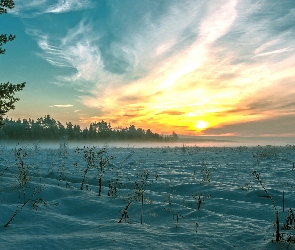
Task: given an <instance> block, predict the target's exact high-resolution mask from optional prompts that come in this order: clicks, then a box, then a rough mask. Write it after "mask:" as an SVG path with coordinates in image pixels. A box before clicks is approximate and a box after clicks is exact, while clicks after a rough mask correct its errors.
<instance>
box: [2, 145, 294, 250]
mask: <svg viewBox="0 0 295 250" xmlns="http://www.w3.org/2000/svg"><path fill="white" fill-rule="evenodd" d="M294 162H295V147H294V146H290V145H287V146H275V147H274V146H257V147H244V146H243V147H197V146H194V147H187V146H185V145H184V146H182V147H153V148H147V147H146V148H135V147H111V146H109V147H106V148H105V149H103V147H92V146H88V147H85V148H84V147H80V148H79V150H77V148H76V147H74V146H69V145H68V144H61V145H60V146H59V147H55V148H53V147H47V148H45V147H42V146H40V145H38V144H36V143H35V144H33V145H32V144H28V145H24V146H21V145H16V146H15V147H7V146H5V145H2V147H1V148H0V225H1V227H0V235H1V237H0V238H1V248H2V249H139V248H140V249H295V247H294V246H295V244H294V243H292V242H286V240H287V239H288V235H293V234H294V230H293V228H294V227H292V225H290V227H289V230H283V229H282V227H283V225H284V223H285V216H287V215H288V213H290V208H292V209H293V208H295V201H294V188H295V187H294V185H295V183H294V178H295V172H294V170H295V169H294ZM253 171H256V172H255V173H259V180H261V183H259V181H258V179H257V178H255V175H254V174H252V173H253ZM256 177H257V176H256ZM100 180H101V181H100ZM99 184H101V194H100V196H99ZM283 191H284V205H283ZM128 205H129V206H128ZM283 206H284V212H283ZM124 209H125V210H124ZM276 210H277V211H278V212H279V219H280V233H283V232H284V233H285V234H284V235H283V236H284V239H285V242H283V240H281V241H280V242H273V241H275V232H276V226H275V222H276V217H275V211H276ZM14 215H15V216H14ZM12 217H13V218H12ZM11 218H12V220H11V221H10V219H11ZM118 222H120V223H118ZM7 224H8V225H7ZM4 225H7V226H6V227H4Z"/></svg>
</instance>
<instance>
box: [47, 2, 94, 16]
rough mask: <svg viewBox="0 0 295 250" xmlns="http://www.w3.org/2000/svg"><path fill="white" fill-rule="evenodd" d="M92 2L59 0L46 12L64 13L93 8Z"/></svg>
mask: <svg viewBox="0 0 295 250" xmlns="http://www.w3.org/2000/svg"><path fill="white" fill-rule="evenodd" d="M91 6H92V3H91V1H89V0H59V1H58V3H56V4H54V5H51V6H50V7H49V8H47V9H46V10H45V11H44V12H45V13H64V12H69V11H76V10H81V9H87V8H91Z"/></svg>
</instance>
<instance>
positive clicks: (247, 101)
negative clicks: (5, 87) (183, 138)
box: [0, 0, 295, 136]
mask: <svg viewBox="0 0 295 250" xmlns="http://www.w3.org/2000/svg"><path fill="white" fill-rule="evenodd" d="M0 18H1V33H12V34H15V35H16V39H15V40H14V41H13V42H10V43H9V44H7V45H5V46H4V48H5V49H6V54H5V55H2V56H1V60H0V66H1V79H0V81H1V82H7V81H10V82H13V83H20V82H23V81H26V82H27V86H26V88H25V89H24V90H23V91H22V92H21V93H19V94H18V96H19V97H20V98H21V100H20V101H19V102H18V103H17V105H16V109H15V110H14V111H10V112H9V113H8V116H9V117H12V118H14V119H17V118H21V119H22V118H29V117H30V118H33V119H36V118H38V117H41V116H44V115H46V114H50V115H51V116H52V117H53V118H55V119H56V120H59V121H61V122H62V123H65V122H66V121H71V122H73V123H74V124H80V125H81V126H82V127H84V126H88V125H89V124H90V122H94V121H100V120H106V121H109V122H111V124H112V125H113V127H122V126H123V127H125V126H129V125H130V124H134V125H135V126H137V127H142V128H145V129H148V128H150V129H152V131H155V132H159V133H164V134H170V133H171V132H172V131H176V132H177V133H178V134H189V135H200V134H203V135H244V136H251V135H264V136H266V135H281V136H282V135H284V136H294V135H295V129H294V128H295V82H294V81H295V80H294V79H295V70H294V67H295V50H294V46H295V45H294V37H295V1H293V0H288V1H268V0H264V1H257V0H256V1H251V0H249V1H234V0H231V1H213V0H212V1H210V0H209V1H208V0H206V1H205V0H204V1H186V0H183V1H176V0H169V1H168V0H165V1H161V0H158V1H151V0H150V1H145V0H140V1H136V0H126V1H120V0H117V1H115V0H108V1H102V0H99V1H94V0H84V1H83V0H80V1H79V0H58V1H53V0H33V1H25V0H16V1H15V8H14V9H12V10H10V11H9V14H5V15H2V16H0Z"/></svg>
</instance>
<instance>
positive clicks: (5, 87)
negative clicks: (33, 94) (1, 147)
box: [0, 0, 26, 128]
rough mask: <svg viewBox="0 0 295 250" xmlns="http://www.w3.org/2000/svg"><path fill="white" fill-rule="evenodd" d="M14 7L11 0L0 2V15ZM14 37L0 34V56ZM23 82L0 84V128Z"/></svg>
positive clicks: (12, 107) (12, 106) (23, 84)
mask: <svg viewBox="0 0 295 250" xmlns="http://www.w3.org/2000/svg"><path fill="white" fill-rule="evenodd" d="M13 7H14V1H13V0H1V2H0V15H2V14H5V13H7V9H12V8H13ZM14 38H15V36H14V35H11V34H10V35H7V34H0V54H4V53H5V49H2V46H3V45H4V44H6V43H7V42H10V41H12V40H13V39H14ZM25 84H26V83H25V82H24V83H20V84H12V83H9V82H7V83H0V128H1V127H2V126H3V125H4V115H5V114H6V113H7V112H8V111H9V110H11V109H14V108H15V106H14V103H15V102H16V101H18V100H19V98H16V97H14V94H15V92H17V91H20V90H22V89H23V88H24V87H25Z"/></svg>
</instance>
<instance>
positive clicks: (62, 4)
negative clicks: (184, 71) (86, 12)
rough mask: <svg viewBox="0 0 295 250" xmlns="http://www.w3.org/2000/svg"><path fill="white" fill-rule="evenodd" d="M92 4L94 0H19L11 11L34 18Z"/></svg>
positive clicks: (78, 8)
mask: <svg viewBox="0 0 295 250" xmlns="http://www.w3.org/2000/svg"><path fill="white" fill-rule="evenodd" d="M92 6H93V2H92V0H31V1H26V0H17V1H15V8H14V9H12V11H11V13H14V14H16V15H21V16H22V17H25V18H32V17H35V16H39V15H42V14H45V13H54V14H58V13H65V12H71V11H78V10H82V9H88V8H91V7H92Z"/></svg>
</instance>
